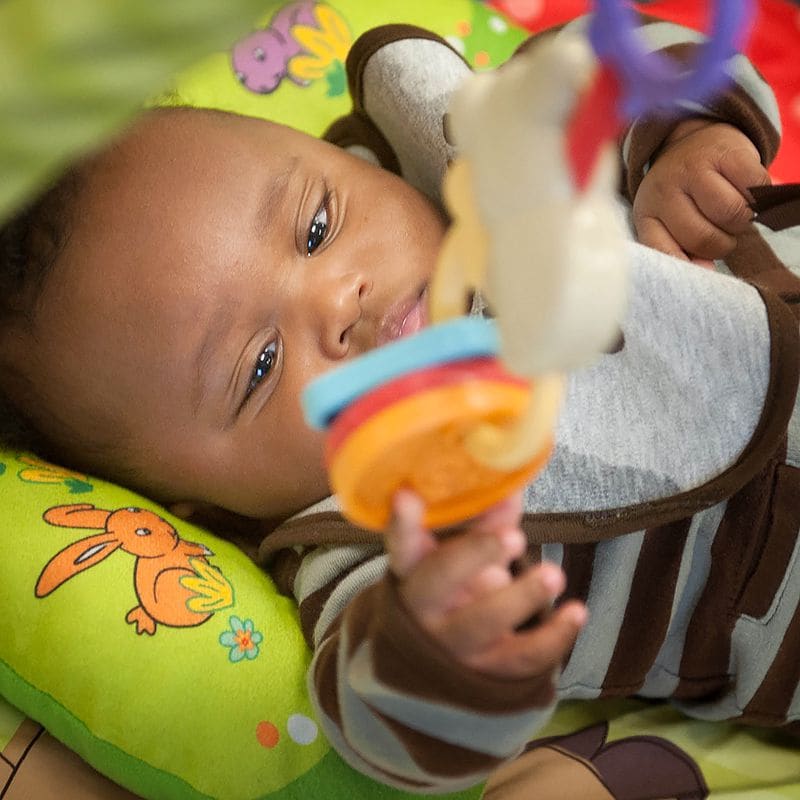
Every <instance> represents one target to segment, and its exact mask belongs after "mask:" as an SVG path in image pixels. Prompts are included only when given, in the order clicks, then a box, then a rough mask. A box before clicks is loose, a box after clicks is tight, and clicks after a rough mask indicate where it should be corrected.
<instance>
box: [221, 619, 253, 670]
mask: <svg viewBox="0 0 800 800" xmlns="http://www.w3.org/2000/svg"><path fill="white" fill-rule="evenodd" d="M229 624H230V626H231V629H230V630H228V631H224V632H223V633H221V634H220V637H219V643H220V644H221V645H222V646H223V647H229V648H230V652H229V653H228V658H229V659H230V660H231V661H232V662H233V663H234V664H236V663H237V662H238V661H241V660H242V659H243V658H246V659H248V660H250V661H252V660H253V659H254V658H256V657H257V656H258V652H259V650H258V646H259V645H260V644H261V642H262V641H263V639H264V637H263V636H262V635H261V634H260V633H259V632H258V631H255V630H253V620H251V619H246V620H245V621H244V622H242V620H240V619H239V617H231V618H230V620H229Z"/></svg>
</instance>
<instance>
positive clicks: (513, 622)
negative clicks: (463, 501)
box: [438, 564, 565, 658]
mask: <svg viewBox="0 0 800 800" xmlns="http://www.w3.org/2000/svg"><path fill="white" fill-rule="evenodd" d="M564 583H565V579H564V573H563V572H561V570H560V569H559V568H558V567H557V566H555V565H554V564H540V565H538V566H536V567H531V568H530V569H528V570H527V571H526V572H525V573H524V574H523V575H520V576H519V577H518V578H516V579H515V580H514V581H513V582H511V583H509V584H508V585H506V586H504V587H502V588H500V589H498V590H497V591H495V592H492V593H491V594H488V595H485V596H483V597H479V598H478V599H477V600H475V601H474V602H472V603H470V604H468V605H466V606H464V607H463V608H460V609H457V610H455V611H453V612H452V613H451V614H450V615H448V617H447V618H446V620H444V621H443V623H442V626H441V630H440V631H438V635H439V639H440V641H442V643H443V644H444V645H445V646H446V647H447V648H448V649H449V650H450V651H451V652H452V653H454V654H455V655H457V656H458V657H459V658H464V657H465V656H468V655H469V654H470V653H474V652H478V651H482V650H486V649H488V648H490V647H491V646H492V645H493V644H494V643H495V642H496V641H497V639H498V637H499V636H501V635H503V633H504V632H508V633H511V632H513V631H514V630H515V629H516V628H518V627H519V626H520V625H522V624H523V623H524V622H526V621H528V620H529V619H530V618H531V617H533V616H534V615H537V614H542V613H544V612H549V610H550V607H551V604H552V602H553V600H554V599H555V598H556V597H557V596H558V595H559V594H560V593H561V592H562V591H563V590H564Z"/></svg>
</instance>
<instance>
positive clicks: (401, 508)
mask: <svg viewBox="0 0 800 800" xmlns="http://www.w3.org/2000/svg"><path fill="white" fill-rule="evenodd" d="M393 510H394V513H393V515H392V519H391V521H390V523H389V527H388V528H387V529H386V534H385V541H386V550H387V552H388V554H389V570H390V571H391V572H392V573H394V575H395V576H396V577H398V578H400V579H403V578H405V577H406V576H407V575H408V574H409V573H410V572H411V570H413V569H414V567H416V566H417V564H418V563H419V562H420V561H421V560H422V559H423V558H424V557H425V556H426V555H427V554H428V553H430V552H431V550H433V549H435V547H436V540H435V539H434V537H433V536H432V535H431V533H430V532H429V531H428V530H426V529H425V527H424V525H423V523H422V518H423V512H424V507H423V504H422V500H421V499H420V498H419V497H418V496H417V495H416V494H414V493H413V492H411V491H408V490H407V489H401V490H400V491H398V492H397V494H396V495H395V497H394V501H393Z"/></svg>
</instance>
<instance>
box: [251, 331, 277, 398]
mask: <svg viewBox="0 0 800 800" xmlns="http://www.w3.org/2000/svg"><path fill="white" fill-rule="evenodd" d="M277 349H278V344H277V342H270V343H269V344H268V345H267V346H266V347H265V348H264V349H263V350H262V351H261V352H260V353H259V354H258V358H257V359H256V365H255V367H253V372H252V373H251V375H250V382H249V383H248V384H247V393H246V397H249V396H250V395H251V394H252V393H253V392H254V391H255V390H256V388H257V387H258V385H259V384H260V383H261V381H263V380H264V378H266V377H267V375H269V371H270V370H271V369H272V367H273V366H274V364H275V353H276V352H277Z"/></svg>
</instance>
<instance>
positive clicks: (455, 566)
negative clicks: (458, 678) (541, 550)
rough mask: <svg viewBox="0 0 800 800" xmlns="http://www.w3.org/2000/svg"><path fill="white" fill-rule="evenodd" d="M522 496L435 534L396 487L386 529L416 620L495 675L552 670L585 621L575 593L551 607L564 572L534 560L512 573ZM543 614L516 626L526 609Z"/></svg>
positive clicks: (521, 545) (467, 661)
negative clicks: (451, 531) (453, 530)
mask: <svg viewBox="0 0 800 800" xmlns="http://www.w3.org/2000/svg"><path fill="white" fill-rule="evenodd" d="M520 510H521V497H520V496H515V497H513V498H510V499H509V500H507V501H504V502H503V503H501V504H499V505H497V506H495V507H494V508H493V509H491V510H490V511H488V512H487V513H485V514H484V515H482V516H481V517H479V518H477V519H475V520H473V521H472V522H471V523H470V524H469V525H468V527H467V528H466V530H465V531H464V532H463V533H460V534H458V535H455V536H452V537H451V538H449V539H447V540H445V541H438V540H437V539H436V538H435V537H434V536H433V535H432V534H431V533H430V531H428V530H426V529H425V528H424V527H423V526H422V523H421V519H422V505H421V502H420V500H419V499H418V498H417V497H416V495H414V494H412V493H410V492H400V493H398V495H397V497H396V500H395V518H394V520H393V522H392V525H391V526H390V529H389V530H388V531H387V534H386V543H387V548H388V551H389V567H390V570H391V571H392V572H393V573H394V575H395V576H396V577H397V578H398V579H399V585H400V594H401V596H402V597H403V600H404V601H405V604H406V606H407V608H408V609H409V611H410V613H411V614H412V615H413V616H414V617H415V619H416V620H417V621H418V623H419V624H420V625H421V626H422V628H423V629H424V630H425V631H426V632H427V633H428V634H429V635H430V636H432V637H433V638H434V639H436V640H437V641H438V642H439V643H440V644H441V645H442V647H444V648H445V649H446V650H447V651H448V652H450V654H451V655H452V656H453V657H454V658H455V659H456V660H457V661H458V662H460V663H462V664H464V665H466V666H468V667H472V668H474V669H476V670H479V671H481V672H485V673H487V674H489V675H493V676H495V677H500V678H510V679H515V678H529V677H536V676H540V675H546V674H548V673H552V672H553V670H555V669H556V668H557V667H558V666H559V665H560V664H561V662H562V660H563V659H564V657H565V656H566V655H567V653H568V652H569V650H570V648H571V647H572V645H573V644H574V642H575V638H576V637H577V635H578V632H579V631H580V629H581V627H582V626H583V624H584V622H585V621H586V614H587V612H586V608H585V607H584V606H583V605H582V604H581V603H578V602H576V601H570V602H567V603H564V604H563V605H562V606H560V607H559V608H558V609H557V610H555V611H552V612H551V603H552V601H553V600H554V599H555V598H556V597H557V596H558V595H559V594H560V593H561V592H562V591H563V590H564V585H565V579H564V574H563V573H562V572H561V570H560V569H559V568H558V567H557V566H555V565H554V564H546V563H543V564H539V565H537V566H533V567H529V568H527V569H524V570H523V571H522V572H521V574H518V575H512V573H511V565H512V562H514V560H515V559H517V558H519V557H520V556H521V555H522V554H523V553H524V551H525V537H524V535H523V534H522V531H521V530H520V529H519V525H518V522H519V515H520ZM537 614H541V615H542V619H541V621H539V622H537V624H535V625H534V626H533V627H532V628H528V629H525V630H518V628H519V626H520V625H522V624H523V623H524V622H526V621H527V620H529V619H530V618H531V617H532V616H534V615H537Z"/></svg>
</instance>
